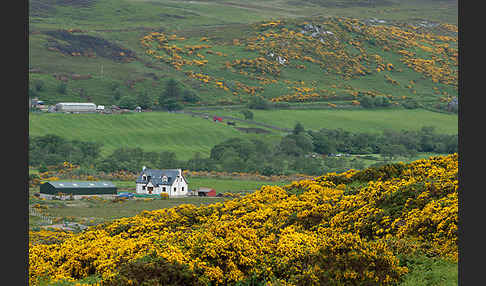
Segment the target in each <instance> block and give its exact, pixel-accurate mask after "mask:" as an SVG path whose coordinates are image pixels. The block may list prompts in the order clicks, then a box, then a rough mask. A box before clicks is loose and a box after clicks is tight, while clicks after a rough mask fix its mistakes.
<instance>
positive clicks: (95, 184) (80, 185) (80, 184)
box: [48, 181, 116, 189]
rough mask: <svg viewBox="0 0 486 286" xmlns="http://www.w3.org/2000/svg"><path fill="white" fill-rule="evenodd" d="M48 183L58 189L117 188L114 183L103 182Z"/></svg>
mask: <svg viewBox="0 0 486 286" xmlns="http://www.w3.org/2000/svg"><path fill="white" fill-rule="evenodd" d="M48 183H49V184H51V185H53V186H54V187H55V188H57V189H62V188H115V187H116V186H115V185H114V184H113V183H112V182H102V181H89V182H62V181H50V182H48Z"/></svg>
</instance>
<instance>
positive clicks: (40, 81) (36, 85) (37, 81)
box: [34, 80, 45, 91]
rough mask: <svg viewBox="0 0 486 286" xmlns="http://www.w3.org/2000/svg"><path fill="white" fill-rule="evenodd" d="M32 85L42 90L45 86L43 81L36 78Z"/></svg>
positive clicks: (37, 89)
mask: <svg viewBox="0 0 486 286" xmlns="http://www.w3.org/2000/svg"><path fill="white" fill-rule="evenodd" d="M34 87H35V90H36V91H43V90H44V88H45V85H44V82H43V81H42V80H36V81H35V82H34Z"/></svg>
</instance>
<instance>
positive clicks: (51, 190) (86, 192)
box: [40, 181, 117, 199]
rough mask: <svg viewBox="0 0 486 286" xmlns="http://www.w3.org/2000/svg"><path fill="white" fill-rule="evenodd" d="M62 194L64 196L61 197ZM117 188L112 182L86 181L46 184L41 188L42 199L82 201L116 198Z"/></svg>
mask: <svg viewBox="0 0 486 286" xmlns="http://www.w3.org/2000/svg"><path fill="white" fill-rule="evenodd" d="M59 193H62V194H63V195H62V196H59ZM116 194H117V188H116V186H115V185H114V184H113V183H111V182H102V181H96V182H93V181H86V182H62V181H54V182H46V183H44V184H42V185H41V186H40V196H41V198H42V197H44V198H53V197H56V198H61V199H63V198H71V196H72V198H74V199H80V198H82V197H85V196H99V197H108V198H112V197H114V196H116Z"/></svg>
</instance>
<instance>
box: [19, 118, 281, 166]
mask: <svg viewBox="0 0 486 286" xmlns="http://www.w3.org/2000/svg"><path fill="white" fill-rule="evenodd" d="M240 126H243V125H241V124H239V125H237V127H240ZM46 134H55V135H58V136H61V137H64V138H66V139H71V140H72V139H78V140H82V141H91V142H100V143H103V148H102V155H106V154H109V153H111V152H112V151H113V150H115V149H117V148H120V147H128V148H135V147H140V148H142V149H143V150H144V151H157V152H161V151H172V152H175V153H176V154H177V158H178V159H180V160H188V159H190V158H192V157H193V156H194V154H195V153H196V152H200V153H201V155H203V156H208V155H209V151H210V149H211V148H212V146H214V145H216V144H218V143H220V142H222V141H224V140H225V139H228V138H231V137H242V138H260V139H263V140H268V141H269V142H272V141H273V140H277V139H278V138H280V134H276V133H269V134H258V135H257V134H251V133H243V132H240V131H238V130H237V129H235V128H234V127H232V126H229V125H226V124H225V123H215V122H213V121H212V120H211V119H203V118H200V117H192V116H190V115H187V114H176V113H166V112H146V113H145V112H144V113H138V114H119V115H115V114H113V115H101V114H72V115H69V116H66V115H65V114H31V115H30V116H29V135H30V136H41V135H46Z"/></svg>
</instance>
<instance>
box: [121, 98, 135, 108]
mask: <svg viewBox="0 0 486 286" xmlns="http://www.w3.org/2000/svg"><path fill="white" fill-rule="evenodd" d="M118 105H119V106H120V107H121V108H126V109H135V107H136V106H137V100H136V99H135V98H133V97H131V96H129V95H125V96H123V97H122V98H121V99H120V102H119V103H118Z"/></svg>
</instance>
